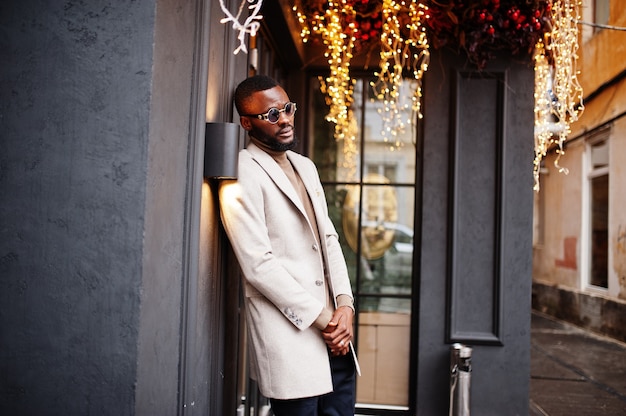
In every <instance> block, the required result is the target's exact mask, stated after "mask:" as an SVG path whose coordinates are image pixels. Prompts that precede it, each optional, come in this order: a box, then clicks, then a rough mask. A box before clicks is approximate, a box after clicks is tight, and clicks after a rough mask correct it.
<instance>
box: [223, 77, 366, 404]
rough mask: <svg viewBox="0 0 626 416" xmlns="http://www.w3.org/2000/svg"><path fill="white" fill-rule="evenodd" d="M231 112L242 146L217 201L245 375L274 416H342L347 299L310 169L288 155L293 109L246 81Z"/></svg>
mask: <svg viewBox="0 0 626 416" xmlns="http://www.w3.org/2000/svg"><path fill="white" fill-rule="evenodd" d="M235 106H236V108H237V112H238V113H239V115H240V123H241V126H242V127H243V128H244V129H245V130H246V131H247V132H248V135H249V137H250V141H249V144H248V146H247V148H246V149H244V150H242V151H241V152H240V154H239V169H238V179H237V180H236V181H228V182H224V183H223V184H222V185H221V186H220V193H219V198H220V205H221V216H222V222H223V224H224V228H225V230H226V233H227V234H228V237H229V239H230V241H231V244H232V246H233V249H234V251H235V254H236V256H237V259H238V261H239V264H240V266H241V270H242V272H243V277H244V287H245V306H246V317H247V323H248V331H249V335H250V338H249V339H250V343H251V344H250V350H251V351H250V352H251V376H252V377H253V378H254V379H256V380H257V381H258V383H259V389H260V391H261V393H262V394H263V395H264V396H265V397H268V398H270V403H271V406H272V411H273V412H274V414H275V415H277V416H283V415H284V416H318V415H325V416H348V415H350V416H352V415H354V402H355V388H354V386H355V369H357V368H358V363H357V361H356V356H355V355H354V352H353V350H352V342H351V341H352V335H353V334H352V321H353V317H354V307H353V296H352V290H351V288H350V280H349V277H348V271H347V267H346V263H345V259H344V257H343V253H342V252H341V247H340V245H339V241H338V237H337V233H336V231H335V228H334V226H333V224H332V222H331V220H330V218H329V217H328V208H327V205H326V198H325V196H324V191H323V188H322V184H321V182H320V179H319V175H318V172H317V169H316V167H315V165H314V164H313V162H312V161H311V160H310V159H308V158H306V157H304V156H302V155H299V154H297V153H295V152H293V151H292V149H294V148H295V146H296V143H297V142H296V136H295V131H294V115H295V112H296V104H295V103H292V102H291V101H290V100H289V97H288V95H287V93H286V92H285V91H284V90H283V88H281V87H280V86H279V85H278V84H277V83H276V81H274V80H273V79H272V78H269V77H265V76H254V77H251V78H248V79H246V80H244V81H243V82H242V83H241V84H239V86H238V87H237V89H236V90H235ZM356 371H358V370H356Z"/></svg>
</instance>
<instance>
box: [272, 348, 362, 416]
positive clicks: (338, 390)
mask: <svg viewBox="0 0 626 416" xmlns="http://www.w3.org/2000/svg"><path fill="white" fill-rule="evenodd" d="M330 368H331V371H332V376H333V391H332V392H331V393H328V394H324V395H322V396H316V397H307V398H304V399H293V400H276V399H270V404H271V405H272V411H273V412H274V415H276V416H354V403H355V395H356V392H355V386H356V376H355V369H354V361H353V360H352V353H348V354H346V355H342V356H339V357H330Z"/></svg>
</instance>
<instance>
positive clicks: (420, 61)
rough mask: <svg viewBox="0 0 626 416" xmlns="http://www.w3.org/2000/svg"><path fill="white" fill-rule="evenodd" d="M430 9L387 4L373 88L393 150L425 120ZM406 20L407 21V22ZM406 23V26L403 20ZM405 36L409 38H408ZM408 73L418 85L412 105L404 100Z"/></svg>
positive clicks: (412, 4) (402, 3) (385, 135)
mask: <svg viewBox="0 0 626 416" xmlns="http://www.w3.org/2000/svg"><path fill="white" fill-rule="evenodd" d="M427 10H428V8H427V7H426V6H424V5H423V4H422V3H420V2H416V1H411V2H409V3H408V4H407V3H406V2H405V1H396V0H383V8H382V16H383V30H382V33H381V37H380V43H381V51H380V72H377V73H375V75H376V76H377V77H378V80H377V81H376V82H372V84H371V86H372V88H373V90H374V93H375V95H376V97H377V99H378V100H379V101H381V102H382V104H383V107H382V108H380V109H379V110H378V111H379V113H380V115H381V117H382V121H383V129H382V131H381V134H382V136H383V140H384V141H385V142H387V143H389V144H390V150H394V149H396V148H398V147H401V146H403V145H404V143H402V141H401V140H400V139H399V137H401V135H402V133H404V132H405V131H406V129H407V128H408V127H410V126H414V124H415V120H416V119H417V118H421V117H422V114H421V111H420V110H421V97H422V88H421V80H422V76H423V75H424V73H425V72H426V70H427V69H428V62H429V58H430V52H429V50H428V38H427V37H426V31H425V28H424V26H423V25H422V24H421V22H422V19H423V18H424V16H425V11H427ZM404 17H406V19H404ZM401 18H402V20H406V21H407V23H406V24H404V25H403V24H402V23H401V22H400V19H401ZM405 34H408V36H406V37H405ZM404 69H409V70H411V71H412V73H413V77H414V78H415V80H416V82H415V83H414V90H413V93H412V96H411V103H410V104H406V103H404V101H403V100H402V98H403V97H402V95H401V91H400V88H401V85H402V80H403V74H402V73H403V71H404Z"/></svg>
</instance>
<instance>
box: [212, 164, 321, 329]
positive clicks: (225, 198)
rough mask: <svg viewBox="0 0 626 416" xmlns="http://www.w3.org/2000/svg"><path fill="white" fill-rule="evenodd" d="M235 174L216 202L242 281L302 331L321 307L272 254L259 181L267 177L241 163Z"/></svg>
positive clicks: (313, 319) (224, 185) (221, 186)
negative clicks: (218, 201)
mask: <svg viewBox="0 0 626 416" xmlns="http://www.w3.org/2000/svg"><path fill="white" fill-rule="evenodd" d="M239 170H240V172H239V176H240V180H235V181H224V182H222V183H221V184H220V189H219V200H220V215H221V218H222V223H223V225H224V229H225V231H226V234H227V235H228V237H229V240H230V242H231V245H232V247H233V250H234V252H235V255H236V256H237V259H238V261H239V265H240V267H241V270H242V273H243V276H244V279H245V280H246V281H247V282H248V283H249V284H250V285H251V286H252V287H253V288H254V289H255V290H256V291H258V294H260V295H261V296H264V297H265V298H267V299H268V300H269V301H270V302H271V303H272V304H274V305H275V306H276V308H277V309H279V310H280V312H281V313H282V314H283V315H284V316H285V317H286V318H287V319H288V320H289V321H290V322H291V323H292V324H293V325H295V326H296V327H297V328H298V329H300V330H304V329H306V328H308V327H309V326H311V325H312V324H313V322H314V321H315V320H316V319H317V318H318V316H319V315H320V313H321V312H322V309H323V308H324V304H323V303H322V302H321V301H320V300H318V299H317V298H316V297H315V296H313V295H312V294H311V293H309V292H308V291H307V290H306V289H305V288H304V287H303V286H302V285H301V284H300V283H299V282H298V281H297V280H296V279H294V278H293V276H292V275H290V274H289V272H288V271H287V270H286V268H285V267H283V265H282V263H281V260H280V259H279V258H277V257H276V255H275V253H274V250H273V247H272V242H271V240H270V237H269V234H270V233H269V230H268V225H267V224H266V221H265V218H266V215H265V212H264V209H265V208H264V207H265V206H266V204H265V201H264V200H263V199H264V198H265V196H264V193H263V191H262V187H261V183H260V181H261V180H262V179H259V178H261V177H263V176H267V175H265V173H264V172H262V171H261V170H260V169H255V167H254V166H249V165H246V164H245V163H244V164H242V163H240V166H239ZM246 170H247V171H246ZM242 178H246V179H242ZM254 295H255V294H254V293H253V294H250V293H247V296H254Z"/></svg>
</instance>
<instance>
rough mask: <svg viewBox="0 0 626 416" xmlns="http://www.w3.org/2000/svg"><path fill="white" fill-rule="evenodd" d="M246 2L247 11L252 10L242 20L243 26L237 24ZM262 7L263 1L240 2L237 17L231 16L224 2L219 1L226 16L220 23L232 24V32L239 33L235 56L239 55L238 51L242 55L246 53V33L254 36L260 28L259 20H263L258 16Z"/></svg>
mask: <svg viewBox="0 0 626 416" xmlns="http://www.w3.org/2000/svg"><path fill="white" fill-rule="evenodd" d="M246 2H248V3H250V6H248V9H250V10H252V13H250V15H249V16H248V17H247V18H246V20H244V22H243V24H242V23H239V17H240V16H241V13H242V12H243V6H244V5H245V4H246ZM262 5H263V0H242V1H241V4H240V5H239V11H238V12H237V16H233V15H232V14H231V13H230V11H229V10H228V8H227V7H226V6H225V5H224V0H220V7H221V8H222V11H223V12H224V14H225V15H226V17H224V18H223V19H222V20H220V23H222V24H224V23H228V22H233V30H236V31H238V32H239V35H238V36H237V39H239V46H238V47H237V48H236V49H235V50H234V51H233V53H234V54H235V55H237V54H238V53H239V51H243V52H244V53H248V48H247V46H246V33H249V34H250V36H255V35H256V32H257V30H259V27H260V26H261V23H260V22H259V20H261V19H263V16H261V15H260V14H259V12H260V11H261V6H262Z"/></svg>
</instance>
